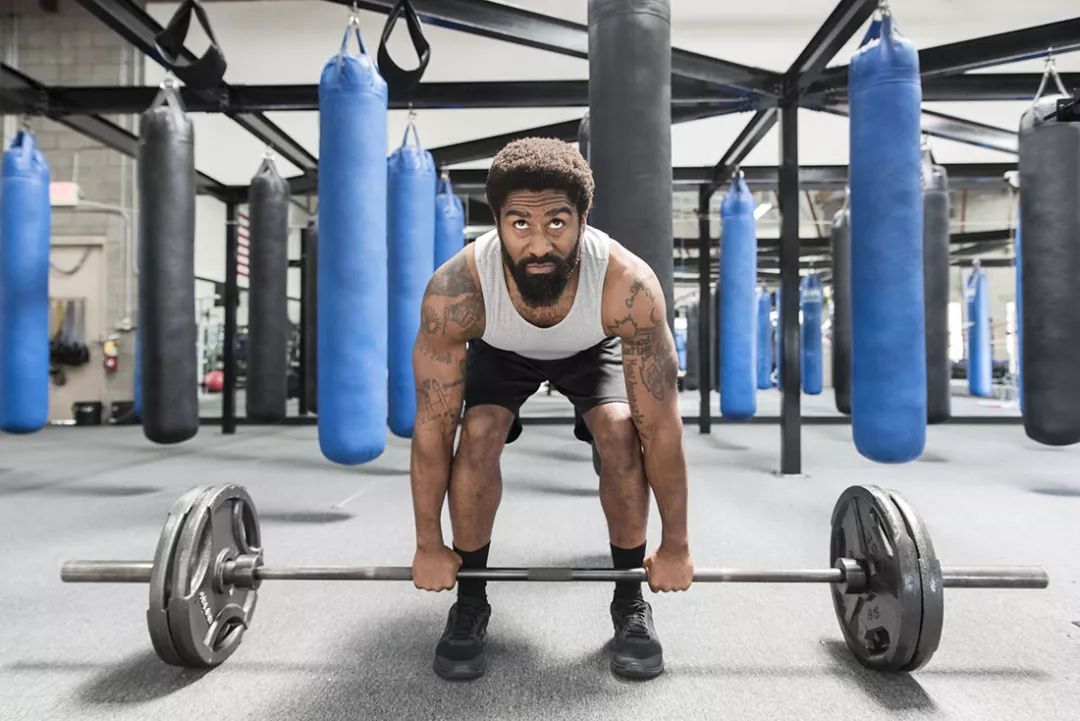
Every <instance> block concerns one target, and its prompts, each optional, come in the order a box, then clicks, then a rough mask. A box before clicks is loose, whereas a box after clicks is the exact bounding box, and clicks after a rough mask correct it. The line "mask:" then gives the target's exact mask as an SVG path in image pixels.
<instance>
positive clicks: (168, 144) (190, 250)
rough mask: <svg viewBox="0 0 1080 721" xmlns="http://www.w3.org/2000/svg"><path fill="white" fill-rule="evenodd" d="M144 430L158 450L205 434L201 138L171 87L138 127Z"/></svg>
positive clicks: (163, 91)
mask: <svg viewBox="0 0 1080 721" xmlns="http://www.w3.org/2000/svg"><path fill="white" fill-rule="evenodd" d="M138 187H139V239H138V242H139V326H140V328H141V342H142V358H141V363H142V373H141V376H140V378H141V380H142V395H143V410H142V416H141V418H142V426H143V433H144V434H145V435H146V437H147V438H149V439H150V440H151V441H153V442H154V443H179V442H180V441H186V440H187V439H189V438H191V437H192V436H194V435H195V434H196V433H197V432H198V430H199V395H198V389H199V374H198V363H197V358H196V357H195V355H196V352H195V348H196V327H197V326H196V321H195V137H194V131H193V129H192V127H191V120H190V119H189V118H188V117H187V115H186V114H185V112H184V105H183V102H182V101H181V99H180V93H179V91H178V90H177V88H176V87H175V85H174V84H173V82H172V81H171V79H168V78H167V79H166V81H165V83H164V84H163V85H162V88H161V91H160V92H159V93H158V95H157V97H156V98H155V100H154V103H153V105H151V106H150V108H149V109H148V110H147V111H146V112H144V113H143V114H142V117H141V119H140V122H139V162H138Z"/></svg>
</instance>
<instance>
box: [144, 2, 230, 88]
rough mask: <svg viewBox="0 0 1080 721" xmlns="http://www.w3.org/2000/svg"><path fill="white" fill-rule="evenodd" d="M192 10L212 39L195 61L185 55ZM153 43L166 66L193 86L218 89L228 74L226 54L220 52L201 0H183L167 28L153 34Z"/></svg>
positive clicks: (207, 35)
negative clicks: (226, 70)
mask: <svg viewBox="0 0 1080 721" xmlns="http://www.w3.org/2000/svg"><path fill="white" fill-rule="evenodd" d="M192 10H194V11H195V16H196V18H197V19H198V21H199V25H201V26H202V29H203V31H204V32H205V33H206V37H208V38H210V47H208V48H207V49H206V52H205V53H203V55H202V57H201V58H198V59H196V60H194V61H192V60H187V59H186V58H184V57H183V55H184V40H185V39H186V38H187V34H188V27H189V26H190V25H191V12H192ZM154 43H155V45H156V46H157V50H158V54H159V55H161V57H162V59H163V60H164V61H165V65H166V67H168V69H169V70H171V71H172V72H173V73H174V74H175V75H176V77H178V78H180V79H181V80H183V81H184V82H185V83H186V84H187V85H189V86H191V87H193V88H198V89H206V88H215V87H217V86H218V85H219V84H220V83H221V79H222V78H224V77H225V68H226V63H225V55H224V53H222V52H221V46H220V45H218V41H217V38H216V37H214V31H213V29H211V27H210V20H209V18H207V17H206V11H205V10H204V9H203V6H202V4H200V3H199V0H184V2H183V3H181V4H180V7H178V8H177V9H176V13H175V14H174V15H173V16H172V20H170V21H169V24H168V25H167V26H166V27H165V29H164V30H162V31H161V32H160V33H158V34H157V35H156V36H155V37H154Z"/></svg>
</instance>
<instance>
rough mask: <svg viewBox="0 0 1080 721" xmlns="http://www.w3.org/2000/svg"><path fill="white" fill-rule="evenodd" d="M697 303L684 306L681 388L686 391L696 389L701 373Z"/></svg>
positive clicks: (698, 310) (699, 323) (699, 322)
mask: <svg viewBox="0 0 1080 721" xmlns="http://www.w3.org/2000/svg"><path fill="white" fill-rule="evenodd" d="M700 312H701V311H700V309H699V307H698V303H691V304H690V305H688V306H686V374H685V375H684V376H683V388H685V389H686V390H688V391H696V390H697V389H698V381H699V379H700V375H701V316H700V315H699V314H700Z"/></svg>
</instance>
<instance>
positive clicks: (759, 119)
mask: <svg viewBox="0 0 1080 721" xmlns="http://www.w3.org/2000/svg"><path fill="white" fill-rule="evenodd" d="M779 117H780V110H779V108H766V109H764V110H759V111H757V112H756V113H754V116H753V117H752V118H750V122H749V123H747V124H746V127H744V128H743V129H742V132H740V133H739V135H738V137H736V138H735V142H733V143H732V144H731V147H729V148H728V149H727V150H726V151H724V154H723V155H722V156H721V157H720V162H718V163H717V164H716V167H715V168H713V174H712V188H713V189H714V190H715V189H716V188H718V187H720V186H721V185H723V184H724V183H726V182H727V181H729V180H731V176H732V175H733V174H734V173H735V170H736V168H738V167H739V164H740V163H742V161H743V160H745V159H746V156H747V155H749V154H750V151H751V150H753V149H754V148H755V147H756V146H757V144H758V143H760V142H761V140H762V138H764V137H765V136H766V135H768V134H769V131H770V130H772V128H773V126H774V125H776V121H777V120H778V119H779Z"/></svg>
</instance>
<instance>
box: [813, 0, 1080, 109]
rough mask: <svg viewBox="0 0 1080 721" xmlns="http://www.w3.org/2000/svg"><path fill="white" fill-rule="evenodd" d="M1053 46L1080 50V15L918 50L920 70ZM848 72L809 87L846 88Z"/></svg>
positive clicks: (993, 60)
mask: <svg viewBox="0 0 1080 721" xmlns="http://www.w3.org/2000/svg"><path fill="white" fill-rule="evenodd" d="M1051 49H1052V51H1053V52H1054V53H1055V54H1060V53H1068V52H1072V51H1074V50H1080V18H1070V19H1069V20H1062V21H1060V22H1055V23H1047V24H1045V25H1036V26H1034V27H1029V28H1024V29H1022V30H1013V31H1010V32H1006V33H998V34H997V35H987V36H985V37H981V38H972V39H971V40H962V41H960V42H957V43H948V44H947V45H936V46H934V47H932V48H925V49H923V50H920V51H919V69H920V72H921V73H922V76H923V78H932V77H936V76H940V75H958V74H960V73H965V72H967V71H969V70H977V69H979V68H989V67H994V66H996V65H1004V64H1006V63H1015V62H1019V61H1021V60H1031V59H1032V58H1042V57H1046V55H1047V53H1048V52H1050V51H1051ZM847 75H848V67H847V66H846V65H845V66H843V67H837V68H829V69H828V70H826V71H825V72H824V73H822V76H821V80H820V81H819V82H817V83H815V84H814V85H812V86H811V87H810V93H811V94H818V93H822V92H825V93H827V92H830V91H835V90H846V88H847Z"/></svg>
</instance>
